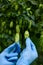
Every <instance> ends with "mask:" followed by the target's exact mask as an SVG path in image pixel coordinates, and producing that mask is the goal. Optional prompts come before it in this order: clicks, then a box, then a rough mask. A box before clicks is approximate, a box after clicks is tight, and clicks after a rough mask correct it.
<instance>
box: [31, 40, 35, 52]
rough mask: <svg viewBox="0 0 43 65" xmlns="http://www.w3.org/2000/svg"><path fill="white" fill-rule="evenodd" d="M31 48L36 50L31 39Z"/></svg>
mask: <svg viewBox="0 0 43 65" xmlns="http://www.w3.org/2000/svg"><path fill="white" fill-rule="evenodd" d="M31 49H32V50H33V51H34V50H36V47H35V44H34V43H33V42H32V41H31Z"/></svg>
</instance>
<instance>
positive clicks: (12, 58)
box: [8, 56, 18, 61]
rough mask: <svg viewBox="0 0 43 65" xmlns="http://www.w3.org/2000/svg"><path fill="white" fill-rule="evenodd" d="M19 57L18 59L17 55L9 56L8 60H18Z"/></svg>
mask: <svg viewBox="0 0 43 65" xmlns="http://www.w3.org/2000/svg"><path fill="white" fill-rule="evenodd" d="M17 59H18V57H17V56H15V57H11V58H9V59H8V61H16V60H17Z"/></svg>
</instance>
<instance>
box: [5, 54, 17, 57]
mask: <svg viewBox="0 0 43 65" xmlns="http://www.w3.org/2000/svg"><path fill="white" fill-rule="evenodd" d="M16 56H18V53H10V54H7V55H6V57H7V58H11V57H16Z"/></svg>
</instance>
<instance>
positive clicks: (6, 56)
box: [0, 42, 20, 65]
mask: <svg viewBox="0 0 43 65" xmlns="http://www.w3.org/2000/svg"><path fill="white" fill-rule="evenodd" d="M19 53H20V45H19V42H18V44H16V43H14V44H12V45H10V46H9V47H8V48H6V49H5V50H4V51H3V52H2V53H1V54H0V65H15V64H16V62H17V59H18V54H19Z"/></svg>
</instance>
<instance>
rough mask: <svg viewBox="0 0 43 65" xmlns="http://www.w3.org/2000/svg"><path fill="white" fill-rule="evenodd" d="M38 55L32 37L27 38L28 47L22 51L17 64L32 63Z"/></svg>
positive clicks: (26, 64)
mask: <svg viewBox="0 0 43 65" xmlns="http://www.w3.org/2000/svg"><path fill="white" fill-rule="evenodd" d="M37 57H38V53H37V50H36V47H35V45H34V44H33V42H32V41H31V40H30V38H27V39H26V48H25V49H24V50H23V51H22V52H21V55H20V58H19V59H18V61H17V63H16V65H30V64H31V63H32V62H33V61H34V60H35V59H36V58H37Z"/></svg>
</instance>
